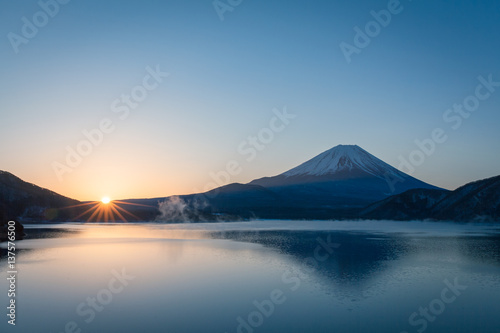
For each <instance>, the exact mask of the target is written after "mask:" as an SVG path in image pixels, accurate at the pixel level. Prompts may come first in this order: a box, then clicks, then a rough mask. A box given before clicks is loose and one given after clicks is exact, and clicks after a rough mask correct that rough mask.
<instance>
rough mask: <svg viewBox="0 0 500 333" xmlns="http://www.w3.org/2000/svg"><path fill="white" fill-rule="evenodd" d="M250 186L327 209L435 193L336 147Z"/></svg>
mask: <svg viewBox="0 0 500 333" xmlns="http://www.w3.org/2000/svg"><path fill="white" fill-rule="evenodd" d="M250 184H251V185H260V186H262V187H265V188H267V189H271V190H273V191H275V192H279V193H288V194H289V195H298V196H300V197H301V200H304V199H305V198H303V196H302V195H305V194H306V192H308V193H309V194H311V195H312V197H309V199H308V200H307V201H311V199H312V198H314V200H315V201H316V203H322V204H326V205H328V206H330V207H334V206H336V207H355V206H363V205H366V204H368V203H370V202H373V201H377V200H381V199H384V198H386V197H387V196H390V195H394V194H399V193H402V192H405V191H407V190H409V189H414V188H425V189H438V188H437V187H435V186H433V185H430V184H427V183H425V182H423V181H420V180H418V179H416V178H414V177H411V176H409V175H407V174H406V173H404V172H401V171H399V170H398V169H396V168H394V167H392V166H390V165H389V164H387V163H385V162H384V161H382V160H380V159H378V158H376V157H375V156H373V155H371V154H370V153H368V152H367V151H366V150H364V149H362V148H360V147H359V146H357V145H339V146H336V147H334V148H332V149H330V150H327V151H325V152H324V153H322V154H320V155H318V156H316V157H314V158H312V159H311V160H309V161H307V162H305V163H303V164H301V165H299V166H297V167H295V168H293V169H291V170H288V171H286V172H284V173H282V174H280V175H278V176H274V177H266V178H261V179H256V180H254V181H252V182H250ZM314 192H315V194H316V195H313V194H314ZM301 194H302V195H301Z"/></svg>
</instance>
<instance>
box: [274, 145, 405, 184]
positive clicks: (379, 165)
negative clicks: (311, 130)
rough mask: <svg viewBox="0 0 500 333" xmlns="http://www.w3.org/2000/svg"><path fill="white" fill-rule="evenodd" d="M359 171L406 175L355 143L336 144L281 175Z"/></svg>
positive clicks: (374, 174) (371, 173)
mask: <svg viewBox="0 0 500 333" xmlns="http://www.w3.org/2000/svg"><path fill="white" fill-rule="evenodd" d="M360 171H362V172H366V173H367V174H369V175H372V176H375V177H379V178H380V177H382V178H384V177H386V176H392V177H394V176H396V177H405V176H406V175H405V174H403V173H402V172H400V171H398V170H397V169H395V168H394V167H392V166H390V165H389V164H387V163H385V162H384V161H382V160H380V159H378V158H376V157H375V156H373V155H371V154H370V153H368V152H367V151H366V150H364V149H362V148H361V147H359V146H357V145H338V146H336V147H333V148H332V149H330V150H327V151H325V152H324V153H322V154H320V155H318V156H316V157H314V158H313V159H311V160H309V161H307V162H305V163H303V164H301V165H299V166H298V167H296V168H293V169H291V170H289V171H287V172H285V173H283V174H282V175H283V176H285V177H293V176H327V175H333V174H336V173H339V172H341V173H348V172H355V173H356V174H359V172H360Z"/></svg>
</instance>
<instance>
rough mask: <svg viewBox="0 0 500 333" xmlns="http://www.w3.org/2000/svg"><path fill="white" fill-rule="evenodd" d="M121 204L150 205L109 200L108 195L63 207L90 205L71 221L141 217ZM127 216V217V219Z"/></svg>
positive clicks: (136, 219) (120, 220)
mask: <svg viewBox="0 0 500 333" xmlns="http://www.w3.org/2000/svg"><path fill="white" fill-rule="evenodd" d="M122 205H130V206H141V207H152V206H147V205H141V204H133V203H129V202H124V201H119V200H113V201H111V200H110V199H109V198H108V197H104V198H102V200H101V201H92V202H87V203H83V204H79V205H74V206H68V207H65V208H63V209H68V208H75V207H83V206H90V208H88V209H86V210H85V211H83V212H82V213H80V214H79V215H78V216H76V217H74V218H73V219H72V220H73V221H78V220H79V219H82V218H83V219H84V220H86V222H128V221H129V219H133V220H135V221H140V220H141V218H140V217H138V216H137V215H134V214H133V213H131V212H129V211H128V210H127V209H125V208H123V207H121V206H122ZM127 217H128V219H127Z"/></svg>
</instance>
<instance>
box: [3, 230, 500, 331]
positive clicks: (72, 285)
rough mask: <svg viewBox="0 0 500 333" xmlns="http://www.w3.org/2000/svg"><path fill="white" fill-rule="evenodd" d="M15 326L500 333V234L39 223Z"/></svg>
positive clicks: (22, 277)
mask: <svg viewBox="0 0 500 333" xmlns="http://www.w3.org/2000/svg"><path fill="white" fill-rule="evenodd" d="M26 232H27V234H28V237H27V238H26V239H25V240H22V241H17V242H16V245H17V247H18V250H17V257H16V264H17V267H16V268H17V271H18V273H17V281H16V326H15V327H13V326H11V325H9V324H8V323H7V320H8V319H9V318H8V317H7V316H6V314H7V311H8V310H7V309H6V307H7V306H8V305H9V303H8V302H9V298H8V296H7V290H8V287H9V285H8V281H7V279H6V277H7V270H8V267H7V256H6V255H7V253H6V251H5V247H6V243H2V255H1V258H0V268H1V274H2V276H1V279H0V292H1V294H0V304H1V305H2V309H4V310H2V311H3V313H2V322H1V323H0V331H1V332H23V333H24V332H30V333H31V332H36V333H40V332H47V333H50V332H52V333H56V332H57V333H58V332H97V333H100V332H103V333H107V332H134V333H136V332H182V333H189V332H220V333H225V332H228V333H229V332H245V333H249V332H288V333H290V332H371V333H373V332H384V333H387V332H395V333H399V332H441V333H442V332H454V333H457V332H500V316H499V310H500V226H499V225H496V226H495V225H468V224H451V223H450V224H447V223H423V222H319V221H318V222H314V221H307V222H306V221H301V222H292V221H254V222H242V223H210V224H175V225H159V224H116V225H110V224H106V225H104V224H100V225H96V224H63V225H61V224H59V225H44V226H36V225H31V226H27V230H26Z"/></svg>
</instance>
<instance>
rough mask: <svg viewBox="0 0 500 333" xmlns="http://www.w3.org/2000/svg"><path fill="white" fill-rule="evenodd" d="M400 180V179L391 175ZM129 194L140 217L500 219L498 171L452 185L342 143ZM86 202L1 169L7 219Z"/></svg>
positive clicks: (72, 212) (1, 210)
mask: <svg viewBox="0 0 500 333" xmlns="http://www.w3.org/2000/svg"><path fill="white" fill-rule="evenodd" d="M394 179H396V180H397V182H391V181H392V180H394ZM391 184H392V186H393V188H392V189H391V186H390V185H391ZM124 201H125V202H126V204H127V203H128V205H127V210H129V211H130V213H132V214H133V216H134V218H133V220H134V221H151V220H155V221H168V222H186V221H191V222H201V221H221V220H232V221H234V220H240V219H251V218H258V219H308V220H311V219H323V220H324V219H330V220H331V219H389V220H410V219H419V220H422V219H432V220H450V221H500V176H497V177H493V178H489V179H485V180H481V181H477V182H473V183H469V184H467V185H464V186H462V187H460V188H458V189H457V190H455V191H448V190H444V189H440V188H438V187H435V186H433V185H430V184H427V183H425V182H422V181H420V180H418V179H416V178H413V177H411V176H409V175H407V174H405V173H403V172H401V171H399V170H397V169H396V168H394V167H392V166H390V165H389V164H387V163H385V162H383V161H381V160H380V159H378V158H376V157H375V156H373V155H371V154H369V153H368V152H366V151H365V150H363V149H362V148H360V147H358V146H355V145H340V146H336V147H334V148H332V149H329V150H327V151H325V152H323V153H321V154H319V155H318V156H316V157H314V158H312V159H310V160H308V161H307V162H305V163H302V164H300V165H299V166H297V167H295V168H292V169H290V170H288V171H286V172H284V173H282V174H280V175H277V176H274V177H264V178H260V179H256V180H253V181H251V182H250V183H248V184H238V183H234V184H228V185H224V186H221V187H219V188H216V189H213V190H211V191H209V192H206V193H197V194H192V195H182V196H171V197H162V198H152V199H131V200H124ZM81 204H82V203H81V202H79V201H78V200H74V199H70V198H67V197H64V196H61V195H59V194H57V193H55V192H52V191H50V190H47V189H43V188H41V187H38V186H36V185H33V184H30V183H27V182H25V181H23V180H21V179H19V178H18V177H16V176H14V175H12V174H10V173H8V172H5V171H0V218H1V219H3V220H5V219H19V220H20V221H23V222H41V221H74V219H77V218H79V219H80V220H81V219H83V220H85V218H86V215H85V214H84V215H82V214H81V213H82V212H84V211H85V210H86V209H87V207H88V206H85V207H84V206H83V205H81ZM130 204H132V205H130ZM75 205H76V206H77V207H76V208H74V206H75ZM72 207H73V208H72ZM87 215H88V214H87ZM79 216H80V217H79Z"/></svg>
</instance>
